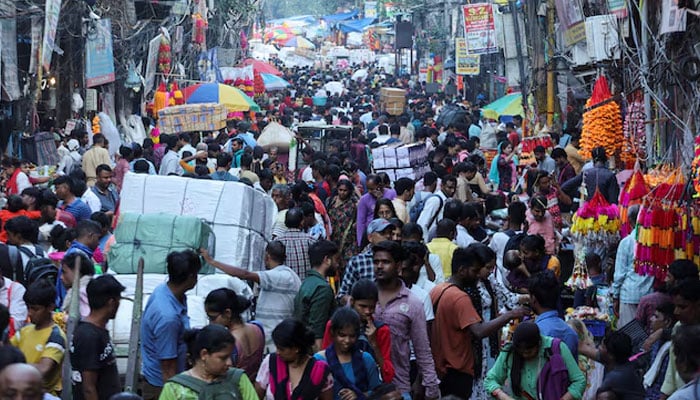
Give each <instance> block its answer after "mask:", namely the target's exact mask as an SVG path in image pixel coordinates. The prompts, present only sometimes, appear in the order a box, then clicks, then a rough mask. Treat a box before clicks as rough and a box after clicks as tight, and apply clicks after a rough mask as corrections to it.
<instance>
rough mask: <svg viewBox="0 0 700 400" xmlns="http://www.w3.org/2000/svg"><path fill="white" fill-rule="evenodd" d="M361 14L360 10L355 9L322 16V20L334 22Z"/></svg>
mask: <svg viewBox="0 0 700 400" xmlns="http://www.w3.org/2000/svg"><path fill="white" fill-rule="evenodd" d="M359 14H360V12H359V11H358V10H353V11H350V12H346V13H340V14H333V15H326V16H324V17H321V19H322V20H324V21H326V22H328V23H329V24H334V23H336V22H340V21H345V20H348V19H352V18H355V17H357V16H358V15H359Z"/></svg>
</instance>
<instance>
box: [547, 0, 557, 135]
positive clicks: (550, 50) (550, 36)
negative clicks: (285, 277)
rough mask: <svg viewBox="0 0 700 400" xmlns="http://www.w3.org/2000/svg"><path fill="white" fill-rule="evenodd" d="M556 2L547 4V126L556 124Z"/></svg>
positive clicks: (552, 0)
mask: <svg viewBox="0 0 700 400" xmlns="http://www.w3.org/2000/svg"><path fill="white" fill-rule="evenodd" d="M553 59H554V0H549V2H548V3H547V126H548V127H550V128H551V127H552V125H553V124H554V96H555V89H554V85H555V84H556V82H555V79H554V60H553Z"/></svg>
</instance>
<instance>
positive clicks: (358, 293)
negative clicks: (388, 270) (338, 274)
mask: <svg viewBox="0 0 700 400" xmlns="http://www.w3.org/2000/svg"><path fill="white" fill-rule="evenodd" d="M350 297H352V298H353V300H374V301H379V289H377V284H376V283H374V281H373V280H370V279H360V280H359V281H357V282H355V284H354V285H352V290H351V291H350Z"/></svg>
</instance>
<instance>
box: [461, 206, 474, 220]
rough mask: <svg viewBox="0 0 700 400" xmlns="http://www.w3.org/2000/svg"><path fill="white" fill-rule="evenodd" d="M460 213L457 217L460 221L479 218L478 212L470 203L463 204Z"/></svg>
mask: <svg viewBox="0 0 700 400" xmlns="http://www.w3.org/2000/svg"><path fill="white" fill-rule="evenodd" d="M461 211H462V212H461V213H460V215H459V218H460V220H465V219H474V218H479V211H477V209H476V206H474V204H472V203H464V204H463V205H462V210H461Z"/></svg>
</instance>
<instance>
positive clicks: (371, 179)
mask: <svg viewBox="0 0 700 400" xmlns="http://www.w3.org/2000/svg"><path fill="white" fill-rule="evenodd" d="M370 182H374V184H375V185H377V186H379V185H381V184H382V179H381V178H380V177H379V176H378V175H375V174H369V175H367V178H365V184H367V183H370Z"/></svg>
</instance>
